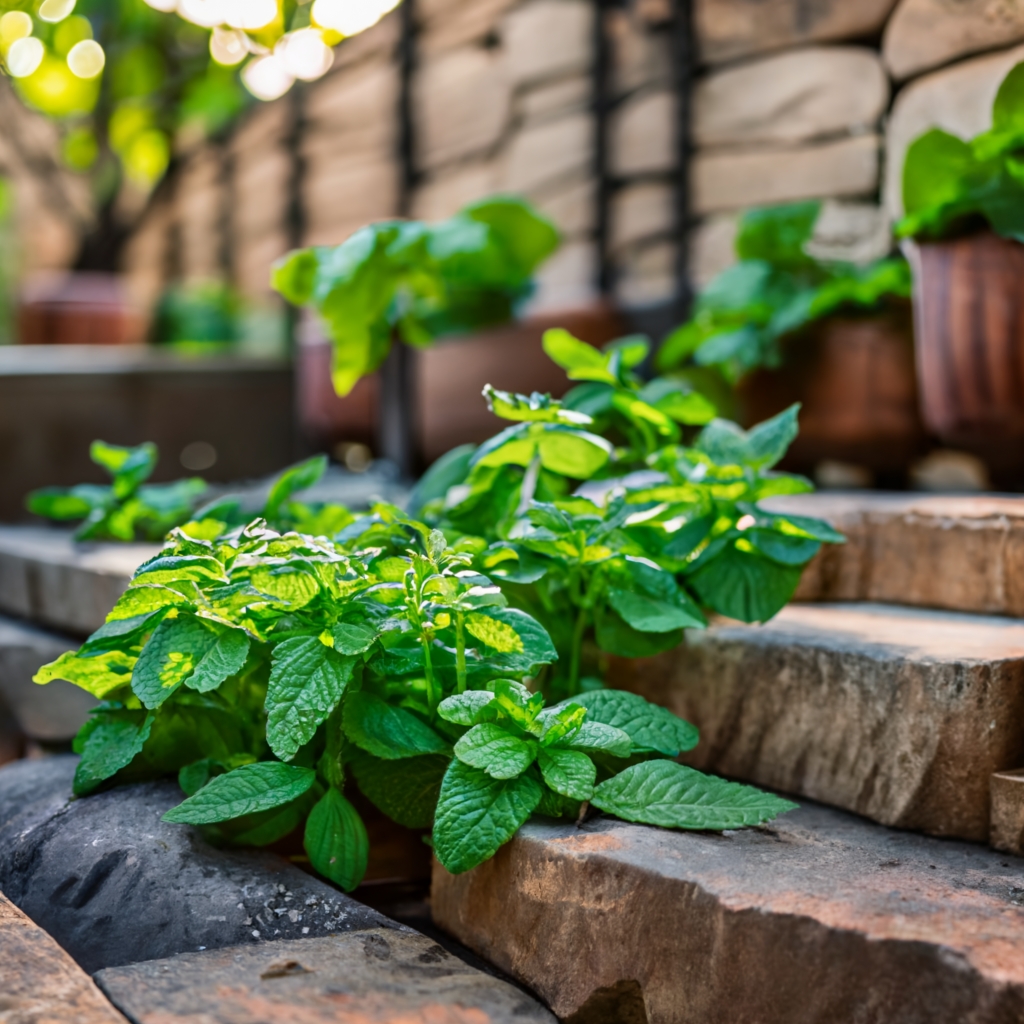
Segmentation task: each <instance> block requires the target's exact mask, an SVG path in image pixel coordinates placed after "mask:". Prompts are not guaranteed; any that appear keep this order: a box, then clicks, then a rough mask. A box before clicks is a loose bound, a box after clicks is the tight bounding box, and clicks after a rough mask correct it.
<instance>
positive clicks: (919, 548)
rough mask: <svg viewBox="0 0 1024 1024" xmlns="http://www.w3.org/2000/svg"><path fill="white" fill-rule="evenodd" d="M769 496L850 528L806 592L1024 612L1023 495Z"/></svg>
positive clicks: (827, 551)
mask: <svg viewBox="0 0 1024 1024" xmlns="http://www.w3.org/2000/svg"><path fill="white" fill-rule="evenodd" d="M764 504H765V507H766V508H769V509H774V510H776V511H779V512H786V511H788V512H791V513H793V514H799V515H807V516H817V517H820V518H821V519H825V520H827V521H828V522H830V523H831V524H832V525H833V526H835V528H836V529H837V530H839V531H840V532H842V533H843V534H845V535H846V538H847V540H846V543H845V544H842V545H826V546H825V547H824V548H822V550H821V552H820V554H819V555H818V556H817V558H815V560H814V561H813V562H812V563H811V564H810V565H809V566H808V568H807V570H806V571H805V572H804V576H803V580H802V581H801V584H800V589H799V590H798V591H797V595H796V599H797V600H798V601H879V602H885V603H892V604H907V605H916V606H919V607H924V608H943V609H947V610H949V611H962V612H976V613H979V614H984V615H1012V616H1017V617H1024V498H1017V497H1010V496H1001V495H980V496H976V497H975V496H961V497H957V496H938V495H913V494H895V493H894V494H884V493H849V494H837V493H832V494H830V493H819V494H806V495H798V496H794V497H786V498H773V499H771V500H769V501H766V502H765V503H764ZM940 566H941V571H937V567H940Z"/></svg>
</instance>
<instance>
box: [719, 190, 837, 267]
mask: <svg viewBox="0 0 1024 1024" xmlns="http://www.w3.org/2000/svg"><path fill="white" fill-rule="evenodd" d="M820 214H821V203H820V202H818V201H817V200H812V201H810V202H800V203H786V204H782V205H780V206H769V207H764V208H761V209H755V210H748V211H747V212H746V213H744V214H743V216H742V217H741V218H740V225H739V230H738V231H737V234H736V243H735V245H736V255H737V256H739V258H740V259H741V260H764V261H765V262H766V263H770V264H771V265H772V266H774V267H780V268H785V269H787V270H802V269H805V268H807V267H813V266H814V259H813V257H811V256H808V255H807V253H806V252H805V251H804V246H805V245H806V244H807V243H808V242H809V241H810V240H811V237H812V236H813V234H814V225H815V224H816V223H817V222H818V217H819V216H820Z"/></svg>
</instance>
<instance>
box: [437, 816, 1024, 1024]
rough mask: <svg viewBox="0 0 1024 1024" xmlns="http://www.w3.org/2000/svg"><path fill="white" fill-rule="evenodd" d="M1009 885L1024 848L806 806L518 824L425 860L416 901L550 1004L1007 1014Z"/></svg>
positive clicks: (1019, 988)
mask: <svg viewBox="0 0 1024 1024" xmlns="http://www.w3.org/2000/svg"><path fill="white" fill-rule="evenodd" d="M1022 890H1024V862H1022V861H1017V860H1012V861H1010V860H1008V859H1007V858H1006V856H1005V855H1000V854H997V853H994V852H993V851H991V850H987V849H985V848H983V847H976V846H970V845H967V844H964V843H955V842H943V841H940V840H935V839H928V838H925V837H921V836H915V835H912V834H909V833H900V832H891V831H889V830H887V829H884V828H881V827H880V826H877V825H872V824H870V823H868V822H865V821H862V820H860V819H858V818H854V817H853V816H851V815H847V814H844V813H842V812H839V811H833V810H828V809H826V808H823V807H817V806H814V805H808V806H805V807H803V808H802V809H800V810H799V811H795V812H793V813H791V814H788V815H786V816H784V817H782V818H780V819H779V820H778V821H776V822H773V823H772V825H771V826H770V827H767V828H763V829H751V830H748V831H743V832H733V833H726V834H724V835H707V834H700V833H688V834H684V833H674V832H666V831H662V830H660V829H654V828H643V827H641V826H636V825H627V824H624V823H621V822H615V821H610V820H597V821H593V822H590V823H588V824H586V825H584V826H583V827H582V828H579V829H577V828H576V827H575V826H573V825H552V824H541V823H532V824H529V825H527V826H526V827H525V828H523V829H521V830H520V832H519V834H518V836H517V837H516V838H515V839H514V840H513V841H512V842H511V843H509V844H508V846H506V847H504V848H503V849H502V850H500V851H499V852H498V855H497V856H496V857H495V858H494V859H493V860H492V861H490V862H488V863H487V864H484V865H482V866H481V867H479V868H477V869H475V870H474V871H471V872H469V873H468V874H465V875H460V876H458V877H452V876H451V875H449V874H447V873H446V872H445V871H444V870H443V869H441V868H438V867H435V874H434V888H433V898H432V903H433V909H434V917H435V920H436V921H437V922H438V924H440V925H441V927H443V928H444V929H446V930H447V931H449V932H451V933H452V934H453V935H455V936H457V937H458V938H459V940H460V941H461V942H463V943H465V944H466V945H468V946H470V947H471V948H472V949H474V950H476V951H477V952H479V953H480V954H481V955H483V956H485V957H486V958H487V959H489V960H491V961H492V962H493V963H495V964H496V965H498V966H499V967H501V968H503V969H504V970H506V971H508V972H509V973H510V974H512V975H513V976H514V977H517V978H519V979H520V980H522V981H523V982H525V983H526V984H527V985H529V986H530V987H531V988H532V989H533V990H534V991H536V992H537V993H538V995H540V997H541V998H542V999H543V1000H544V1001H545V1002H546V1003H548V1005H549V1006H551V1008H552V1009H553V1010H554V1012H555V1013H556V1014H557V1015H558V1016H559V1017H560V1018H562V1019H563V1020H564V1019H570V1020H580V1021H592V1020H600V1021H616V1022H630V1024H633V1022H646V1024H737V1022H740V1021H742V1022H751V1024H753V1022H756V1024H838V1022H844V1024H846V1022H854V1021H858V1022H860V1021H864V1022H867V1021H873V1022H878V1024H934V1022H936V1021H957V1022H958V1024H960V1022H962V1024H1014V1022H1019V1021H1020V1020H1021V1019H1024V907H1022V906H1021V904H1020V898H1019V896H1018V895H1017V894H1019V893H1020V892H1021V891H1022ZM576 1013H579V1017H578V1018H577V1017H574V1016H573V1014H576ZM600 1014H603V1016H602V1015H600Z"/></svg>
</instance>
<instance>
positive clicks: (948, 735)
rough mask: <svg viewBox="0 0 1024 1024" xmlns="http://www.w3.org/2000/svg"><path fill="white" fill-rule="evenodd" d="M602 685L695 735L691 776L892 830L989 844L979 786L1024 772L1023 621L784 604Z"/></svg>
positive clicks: (985, 802) (985, 796)
mask: <svg viewBox="0 0 1024 1024" xmlns="http://www.w3.org/2000/svg"><path fill="white" fill-rule="evenodd" d="M932 564H933V566H934V565H935V564H936V563H932ZM612 678H613V682H614V685H616V686H618V687H620V688H622V689H628V690H635V691H636V692H638V693H641V694H643V695H644V696H645V697H647V698H648V699H649V700H652V701H654V702H655V703H658V704H663V705H665V706H667V707H669V708H671V709H672V710H673V711H674V712H675V713H676V714H678V715H680V716H682V717H683V718H685V719H687V720H688V721H690V722H693V723H694V724H696V725H697V726H698V727H699V729H700V732H701V741H700V744H699V745H698V746H697V748H696V749H695V750H694V751H692V752H691V753H689V754H687V755H686V759H687V762H688V763H690V764H692V765H693V766H694V767H696V768H700V769H702V770H705V771H710V772H714V773H716V774H721V775H726V776H728V777H730V778H737V779H744V780H747V781H750V782H754V783H756V784H758V785H762V786H768V787H770V788H773V789H780V790H783V791H785V792H790V793H797V794H799V795H801V796H806V797H809V798H811V799H814V800H821V801H823V802H825V803H828V804H831V805H833V806H836V807H843V808H846V809H848V810H851V811H856V812H857V813H858V814H863V815H864V816H865V817H868V818H872V819H874V820H875V821H880V822H882V823H883V824H885V825H893V826H896V827H899V828H907V829H915V830H918V831H922V832H928V833H931V834H933V835H942V836H955V837H958V838H962V839H973V840H979V841H982V842H987V840H988V835H989V806H990V800H989V779H990V777H991V775H992V773H993V772H997V771H1005V770H1007V769H1011V768H1016V767H1019V766H1020V765H1022V764H1024V622H1019V621H1014V620H1009V619H1000V618H994V617H993V618H986V617H983V616H976V615H960V614H956V613H952V612H937V611H923V610H918V609H910V608H899V607H895V606H891V605H872V604H856V605H842V604H837V605H790V606H789V607H787V608H785V609H783V611H782V612H781V613H780V614H779V615H778V616H777V617H776V618H774V619H773V620H772V621H771V622H769V623H767V624H766V625H764V626H745V625H741V624H739V623H730V622H721V623H716V624H713V625H712V627H711V628H710V629H708V630H707V631H706V632H697V631H692V632H690V633H688V635H687V641H686V643H685V644H684V645H683V646H681V647H679V648H677V649H676V650H675V651H672V652H669V653H668V654H665V655H661V656H660V657H659V658H656V659H649V660H646V661H635V662H629V661H625V660H620V661H618V662H617V663H616V667H615V671H614V674H613V677H612Z"/></svg>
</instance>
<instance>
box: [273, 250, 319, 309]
mask: <svg viewBox="0 0 1024 1024" xmlns="http://www.w3.org/2000/svg"><path fill="white" fill-rule="evenodd" d="M319 265H320V261H319V259H318V257H317V254H316V252H315V251H314V250H313V249H296V250H295V251H293V252H290V253H288V254H287V255H286V256H283V257H282V258H281V259H279V260H278V261H277V262H276V263H275V264H274V266H273V269H272V271H271V276H270V285H271V287H272V288H273V289H274V290H275V291H277V292H280V293H281V294H282V295H283V296H284V297H285V299H287V300H288V301H289V302H290V303H292V305H295V306H305V305H306V304H307V303H308V302H310V301H311V300H312V298H313V287H314V285H315V284H316V274H317V269H318V267H319Z"/></svg>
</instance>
